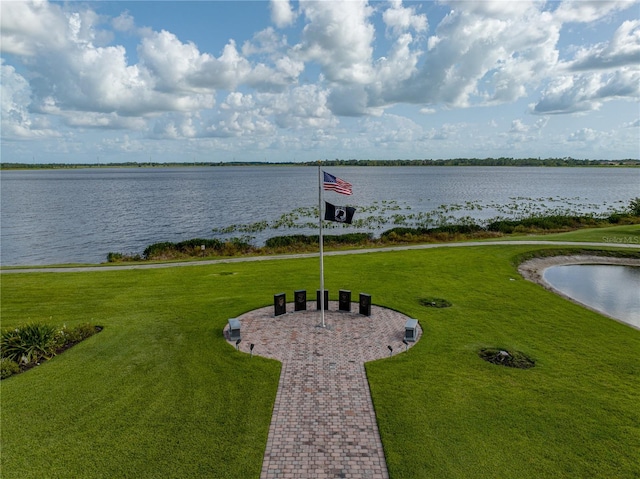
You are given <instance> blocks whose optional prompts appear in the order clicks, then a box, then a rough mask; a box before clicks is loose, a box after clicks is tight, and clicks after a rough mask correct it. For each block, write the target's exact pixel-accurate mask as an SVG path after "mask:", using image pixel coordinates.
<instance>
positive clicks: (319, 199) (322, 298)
mask: <svg viewBox="0 0 640 479" xmlns="http://www.w3.org/2000/svg"><path fill="white" fill-rule="evenodd" d="M321 177H322V171H321V164H320V162H319V161H318V227H319V232H320V233H319V238H318V243H319V244H320V314H321V316H322V327H323V328H324V327H325V325H324V258H323V251H322V249H323V247H322V243H323V241H322V178H321Z"/></svg>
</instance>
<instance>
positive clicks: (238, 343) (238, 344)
mask: <svg viewBox="0 0 640 479" xmlns="http://www.w3.org/2000/svg"><path fill="white" fill-rule="evenodd" d="M240 341H242V339H238V340H237V341H236V351H239V350H240Z"/></svg>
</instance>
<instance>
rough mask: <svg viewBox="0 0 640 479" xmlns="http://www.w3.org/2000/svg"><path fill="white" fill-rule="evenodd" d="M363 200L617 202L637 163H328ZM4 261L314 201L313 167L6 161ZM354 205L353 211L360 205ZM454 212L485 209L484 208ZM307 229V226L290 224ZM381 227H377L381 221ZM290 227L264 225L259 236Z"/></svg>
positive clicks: (188, 234)
mask: <svg viewBox="0 0 640 479" xmlns="http://www.w3.org/2000/svg"><path fill="white" fill-rule="evenodd" d="M324 169H325V170H327V171H329V172H330V173H333V174H334V175H337V176H339V177H340V178H343V179H345V180H347V181H349V182H351V183H352V184H353V188H354V194H353V196H350V197H346V196H341V195H337V194H336V193H333V192H326V193H324V197H325V199H326V200H328V201H330V202H332V203H335V204H338V205H342V204H350V205H354V206H356V208H358V207H361V208H362V207H366V206H369V205H371V204H374V202H382V201H392V202H397V204H398V205H400V206H401V207H402V208H404V209H408V208H410V209H411V211H412V212H414V213H416V212H428V211H431V210H433V209H436V208H438V207H439V206H440V205H451V204H465V203H467V202H471V203H473V204H476V205H485V206H487V205H501V204H516V203H518V202H523V201H524V202H530V203H533V204H540V203H543V202H546V201H547V200H549V201H550V203H549V206H550V207H558V206H562V205H566V206H567V207H569V208H575V205H577V204H582V205H586V208H587V210H589V211H594V212H602V211H606V210H608V209H611V208H615V209H620V208H623V207H625V206H627V205H628V204H629V200H631V199H632V198H635V197H638V196H640V188H639V186H638V185H640V168H529V167H522V168H519V167H504V168H502V167H340V168H331V167H326V168H324ZM0 192H1V207H2V209H1V213H2V217H1V229H0V233H1V238H0V241H1V243H0V246H1V255H0V264H2V265H3V266H9V265H43V264H57V263H100V262H104V261H105V260H106V255H107V253H109V252H121V253H141V252H142V251H143V250H144V248H145V247H146V246H148V245H149V244H152V243H156V242H160V241H182V240H186V239H191V238H196V237H198V238H210V237H212V236H213V235H212V229H213V228H217V227H224V226H229V225H231V224H238V223H252V222H256V221H262V220H267V221H272V220H274V219H275V218H277V217H279V216H280V215H282V214H283V213H287V212H290V211H292V210H293V209H294V208H297V207H313V206H317V205H318V169H317V168H316V167H302V166H282V167H279V166H255V167H184V168H111V169H108V168H89V169H67V170H33V171H3V172H2V173H1V176H0ZM358 214H360V213H358V211H356V215H358ZM460 214H463V215H469V216H472V217H474V218H480V219H487V218H492V217H495V216H497V215H498V214H500V212H499V211H498V210H496V209H495V208H491V207H488V208H487V207H486V208H483V209H482V210H478V209H477V208H473V209H470V210H469V211H462V212H460ZM296 232H300V233H305V231H296ZM376 233H379V231H378V232H376ZM278 234H287V232H280V231H279V232H273V231H269V232H266V233H263V235H262V236H260V235H258V236H257V238H256V243H260V242H261V241H263V240H264V239H265V235H266V236H267V237H268V236H275V235H278Z"/></svg>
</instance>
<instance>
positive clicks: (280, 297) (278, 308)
mask: <svg viewBox="0 0 640 479" xmlns="http://www.w3.org/2000/svg"><path fill="white" fill-rule="evenodd" d="M286 312H287V295H286V294H285V293H280V294H274V295H273V314H274V316H280V315H281V314H284V313H286Z"/></svg>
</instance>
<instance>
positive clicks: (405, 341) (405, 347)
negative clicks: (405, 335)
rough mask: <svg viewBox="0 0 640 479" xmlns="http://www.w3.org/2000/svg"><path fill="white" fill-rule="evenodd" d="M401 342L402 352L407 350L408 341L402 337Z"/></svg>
mask: <svg viewBox="0 0 640 479" xmlns="http://www.w3.org/2000/svg"><path fill="white" fill-rule="evenodd" d="M402 344H404V352H405V353H406V352H407V350H408V349H409V343H408V342H407V340H406V339H403V340H402Z"/></svg>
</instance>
